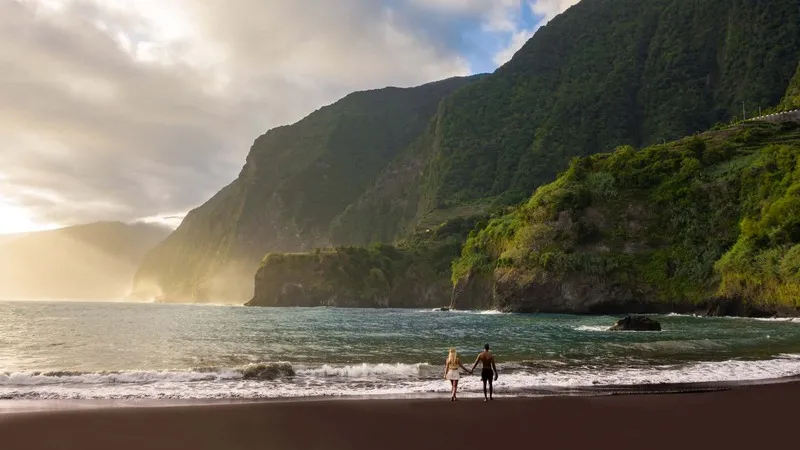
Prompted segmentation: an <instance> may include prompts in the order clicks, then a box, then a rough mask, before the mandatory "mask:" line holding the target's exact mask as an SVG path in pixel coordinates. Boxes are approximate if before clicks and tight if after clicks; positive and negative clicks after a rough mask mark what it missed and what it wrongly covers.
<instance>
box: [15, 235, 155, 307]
mask: <svg viewBox="0 0 800 450" xmlns="http://www.w3.org/2000/svg"><path fill="white" fill-rule="evenodd" d="M170 232H171V230H170V229H168V228H166V227H163V226H159V225H151V224H143V223H137V224H125V223H122V222H96V223H91V224H86V225H77V226H71V227H66V228H60V229H57V230H49V231H40V232H33V233H24V234H18V235H6V236H0V299H7V300H23V299H46V298H50V299H61V298H64V299H116V298H121V297H123V296H125V295H126V294H127V293H128V291H129V290H130V285H131V280H132V278H133V274H134V272H135V270H136V267H137V266H138V265H139V264H140V263H141V261H142V259H144V256H145V254H146V253H147V252H148V251H150V249H152V248H153V247H154V246H155V245H156V244H158V243H159V242H161V241H162V240H163V239H164V238H166V237H167V235H169V233H170Z"/></svg>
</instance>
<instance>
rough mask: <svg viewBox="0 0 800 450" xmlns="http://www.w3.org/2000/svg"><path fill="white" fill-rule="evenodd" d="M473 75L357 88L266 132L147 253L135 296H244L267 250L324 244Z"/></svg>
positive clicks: (218, 298)
mask: <svg viewBox="0 0 800 450" xmlns="http://www.w3.org/2000/svg"><path fill="white" fill-rule="evenodd" d="M474 78H475V77H472V78H454V79H450V80H445V81H440V82H436V83H430V84H427V85H424V86H420V87H417V88H408V89H400V88H386V89H379V90H374V91H365V92H357V93H354V94H351V95H348V96H347V97H345V98H343V99H342V100H340V101H338V102H336V103H334V104H332V105H330V106H326V107H324V108H322V109H320V110H318V111H316V112H314V113H312V114H310V115H309V116H308V117H306V118H304V119H303V120H301V121H299V122H298V123H296V124H294V125H291V126H284V127H279V128H275V129H273V130H270V131H268V132H267V133H266V134H264V135H263V136H261V137H259V138H258V139H257V140H256V141H255V143H254V144H253V146H252V148H251V149H250V153H249V155H248V156H247V162H246V164H245V166H244V168H243V169H242V171H241V173H240V174H239V177H238V178H237V179H236V180H235V181H234V182H233V183H231V184H230V185H228V186H227V187H225V188H224V189H223V190H222V191H220V192H219V193H217V194H216V195H215V196H214V197H213V198H211V199H210V200H209V201H208V202H206V203H205V204H204V205H202V206H200V207H199V208H197V209H195V210H193V211H191V212H190V213H189V214H188V215H187V217H186V218H185V219H184V221H183V223H182V224H181V226H180V227H178V229H177V230H176V231H175V233H173V234H172V235H171V236H170V237H169V238H168V239H167V240H165V241H164V242H163V243H162V244H161V245H160V246H158V247H157V248H155V249H154V250H153V251H152V252H151V253H150V254H149V255H148V256H147V258H146V259H145V261H144V263H143V264H142V266H141V267H140V269H139V270H138V272H137V274H136V279H135V286H136V289H135V290H136V293H137V295H139V296H142V297H154V296H157V297H159V298H160V299H162V300H166V301H199V302H202V301H207V300H213V301H231V302H239V303H243V302H245V301H246V300H247V299H249V298H250V297H252V294H253V274H254V273H255V272H256V269H257V268H258V265H259V261H261V259H262V258H263V257H264V255H265V254H266V253H269V252H297V251H304V250H309V249H312V248H315V247H325V246H328V245H330V238H329V232H328V228H329V226H330V223H331V221H332V220H333V218H334V217H335V216H336V215H337V214H339V213H340V212H341V211H343V210H344V209H345V208H346V207H347V206H348V205H349V204H350V203H352V202H353V201H355V200H356V199H357V198H358V196H359V195H360V194H361V193H362V192H363V191H364V190H365V189H366V188H367V187H368V186H369V185H370V184H372V183H374V181H375V179H376V178H377V177H378V175H379V174H380V173H381V171H382V170H384V169H385V168H386V166H387V165H388V164H389V163H390V162H391V161H392V160H393V159H394V158H395V156H396V155H397V154H398V153H399V152H400V151H401V150H403V149H404V148H406V147H408V146H409V145H410V144H411V142H413V141H414V140H415V139H417V137H418V136H419V135H420V134H421V133H422V132H423V130H424V128H425V126H426V125H427V123H428V121H429V120H430V118H431V117H432V116H433V115H434V113H435V112H436V108H437V105H438V103H439V101H440V100H441V99H442V98H443V97H445V96H446V95H448V94H450V93H452V92H454V91H456V90H457V89H459V88H460V87H462V86H464V85H467V84H468V83H470V82H471V81H472V80H473V79H474Z"/></svg>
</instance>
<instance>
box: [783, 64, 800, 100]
mask: <svg viewBox="0 0 800 450" xmlns="http://www.w3.org/2000/svg"><path fill="white" fill-rule="evenodd" d="M780 109H782V110H794V109H800V64H798V65H797V72H796V73H795V75H794V78H792V81H791V82H790V83H789V88H788V89H787V90H786V96H784V97H783V101H782V102H781V105H780Z"/></svg>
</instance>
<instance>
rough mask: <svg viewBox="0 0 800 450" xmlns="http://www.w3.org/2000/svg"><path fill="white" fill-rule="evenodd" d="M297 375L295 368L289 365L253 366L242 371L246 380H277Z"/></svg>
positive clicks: (281, 363)
mask: <svg viewBox="0 0 800 450" xmlns="http://www.w3.org/2000/svg"><path fill="white" fill-rule="evenodd" d="M294 375H295V372H294V368H293V367H292V365H291V364H289V363H283V362H280V363H268V364H264V363H262V364H251V365H249V366H247V367H245V368H244V370H242V377H243V378H245V379H257V380H270V381H271V380H277V379H278V378H283V377H292V376H294Z"/></svg>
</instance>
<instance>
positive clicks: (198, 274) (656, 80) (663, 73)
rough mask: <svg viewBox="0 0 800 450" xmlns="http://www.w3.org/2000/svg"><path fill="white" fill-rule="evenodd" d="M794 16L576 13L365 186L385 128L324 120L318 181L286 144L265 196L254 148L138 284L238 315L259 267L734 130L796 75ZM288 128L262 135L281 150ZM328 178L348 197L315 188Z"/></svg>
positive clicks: (442, 110)
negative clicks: (606, 161) (284, 176)
mask: <svg viewBox="0 0 800 450" xmlns="http://www.w3.org/2000/svg"><path fill="white" fill-rule="evenodd" d="M797 6H798V5H797V2H796V0H776V1H773V2H770V4H769V5H766V4H765V3H763V2H755V3H754V2H742V1H739V0H724V1H720V2H696V1H691V0H648V1H641V0H615V1H610V0H584V1H582V2H580V3H578V4H577V5H575V6H573V7H572V8H570V9H568V10H567V11H566V12H565V13H563V14H561V15H559V16H557V17H556V18H554V19H553V20H552V21H550V23H548V24H547V25H545V26H543V27H542V28H540V29H539V30H538V31H537V32H536V34H535V35H534V36H533V38H531V39H530V40H529V41H528V42H527V43H526V44H525V45H524V46H523V47H522V49H521V50H520V51H518V52H517V53H516V54H515V55H514V57H513V58H512V59H511V61H509V62H508V63H507V64H505V65H503V66H502V67H500V68H499V69H498V70H497V71H495V72H494V73H493V74H490V75H486V76H479V77H477V78H475V79H471V80H469V82H465V83H463V84H461V85H459V86H458V88H455V89H452V92H447V93H446V94H443V95H441V96H440V97H438V98H437V99H436V100H437V101H436V102H430V103H429V104H427V105H428V109H426V112H427V113H429V114H427V115H426V120H416V121H413V123H414V124H415V125H414V127H413V128H414V133H411V132H409V133H407V134H403V133H400V134H401V135H402V138H401V139H395V138H387V139H385V140H383V141H376V142H382V143H383V144H382V145H383V147H381V145H376V146H374V148H379V147H380V148H383V149H384V150H386V149H389V150H388V153H389V154H390V157H386V158H380V161H379V162H376V163H375V164H369V167H368V168H369V170H367V171H362V170H359V168H358V166H354V163H355V162H357V161H360V160H361V159H359V158H363V159H364V160H369V158H367V157H366V156H369V157H372V156H374V155H373V153H372V152H366V151H365V150H364V148H363V147H362V146H359V145H355V144H353V141H352V139H353V136H360V135H361V133H360V132H361V131H362V130H364V129H379V128H381V127H386V126H387V124H385V123H383V122H380V121H376V122H372V124H373V126H372V127H365V126H364V122H359V121H354V122H347V121H345V120H343V119H342V118H341V117H336V118H334V119H335V120H334V119H332V121H331V122H330V123H331V124H335V126H336V127H339V128H337V129H338V130H340V131H341V133H340V134H338V135H337V137H338V138H340V139H341V140H340V141H339V142H340V143H341V144H342V145H341V146H339V147H337V148H338V149H339V150H340V151H339V152H338V153H335V155H337V157H336V158H333V157H332V158H331V159H328V160H325V161H324V162H325V165H324V167H321V166H315V165H314V164H311V163H309V162H308V158H309V157H310V156H309V155H311V153H309V152H312V153H313V151H315V150H313V148H316V147H314V145H312V144H313V141H314V136H315V135H314V133H313V132H315V130H313V129H312V130H310V131H309V130H305V131H304V132H302V133H300V132H299V131H298V134H296V135H294V136H293V139H292V140H287V141H284V142H281V145H283V146H284V147H286V148H294V149H295V150H296V152H294V153H292V152H285V151H284V152H282V153H279V154H278V156H279V157H276V158H274V159H275V161H268V162H269V163H273V162H274V163H280V164H283V165H284V166H285V167H286V168H288V170H289V172H291V171H292V170H294V169H293V168H297V167H300V169H299V172H298V173H300V172H302V173H301V175H300V176H298V177H296V178H295V179H294V180H295V181H293V182H290V183H285V184H284V185H282V186H283V187H282V189H283V190H280V189H277V188H276V189H277V190H276V189H267V188H265V186H266V185H267V184H269V183H270V182H273V181H275V180H274V179H272V177H271V176H269V174H268V172H264V170H263V167H266V166H267V164H266V162H264V161H260V160H259V159H258V158H256V156H257V155H258V154H259V149H262V148H263V145H262V144H263V143H264V139H265V136H266V135H265V136H262V137H260V138H259V139H258V140H257V141H256V144H254V146H253V148H252V149H251V153H250V155H248V160H247V164H246V165H245V167H244V168H243V170H242V173H241V174H240V177H239V178H238V179H237V181H235V182H234V183H232V184H231V185H229V186H228V187H226V188H225V189H223V190H222V191H220V193H218V194H217V195H215V196H214V197H213V198H212V200H210V201H209V202H208V203H207V204H206V205H204V206H203V207H202V208H199V209H198V210H196V211H195V212H194V214H192V215H191V217H189V216H187V218H188V219H189V220H187V221H184V224H182V225H181V227H179V229H178V231H176V233H175V234H174V235H173V236H171V237H170V238H169V239H168V240H167V241H165V244H164V245H162V246H159V248H157V249H155V250H154V251H153V252H152V253H151V254H150V255H148V258H147V260H146V262H145V263H144V264H143V265H142V267H141V268H140V270H139V272H138V273H137V284H138V285H148V284H157V285H159V289H163V290H164V291H167V292H168V293H169V295H167V296H165V297H164V299H170V298H172V299H175V300H189V301H197V300H198V299H201V300H202V299H208V298H211V297H215V296H217V297H218V296H223V297H229V298H230V299H231V300H232V301H236V300H242V299H244V300H246V299H248V298H250V297H251V296H252V286H253V284H252V283H253V281H252V274H253V273H254V272H255V271H256V269H257V268H258V261H261V259H262V257H263V256H264V254H266V253H281V252H303V251H307V250H310V249H312V248H315V247H337V246H352V245H368V244H370V243H373V242H382V243H396V242H398V241H400V240H402V239H403V238H404V237H407V236H409V235H411V234H413V233H416V232H419V231H420V230H424V229H426V228H431V227H433V226H436V225H439V224H441V223H443V222H447V221H448V220H452V219H455V218H459V217H474V216H482V215H486V214H496V213H498V212H499V211H502V210H504V208H507V207H509V206H511V205H515V204H518V203H521V202H524V201H525V199H527V198H529V197H530V195H531V193H532V192H534V191H535V190H536V188H537V187H539V186H541V185H544V184H547V183H549V182H551V181H553V180H554V179H555V178H556V176H557V175H558V173H559V172H561V171H563V170H564V169H565V168H567V167H568V165H569V161H570V160H571V159H572V158H574V157H585V156H589V155H592V154H597V153H600V152H604V151H612V150H613V149H614V148H616V147H617V146H620V145H631V146H633V147H640V146H647V145H650V144H654V143H656V142H666V141H667V140H671V139H677V138H679V137H681V136H685V135H691V134H692V133H695V132H699V131H703V130H705V129H708V128H711V127H712V126H713V125H714V124H715V123H717V122H728V121H731V120H736V119H737V118H738V116H737V115H739V114H740V111H741V108H742V103H743V102H744V105H745V107H746V108H748V109H750V110H752V109H753V108H768V107H770V106H774V105H776V104H778V103H779V102H780V101H781V98H782V97H784V94H785V92H786V87H787V85H788V84H789V81H790V80H791V79H792V76H793V75H794V74H795V72H796V70H797V62H798V60H800V25H798V24H800V8H798V7H797ZM407 92H414V91H413V90H412V91H407ZM348 97H349V96H348ZM348 97H345V99H347V98H348ZM337 104H339V102H337V103H336V104H334V105H337ZM339 106H341V104H339ZM323 109H324V108H323ZM361 110H363V108H362V109H361ZM354 111H359V108H357V107H356V108H354ZM318 112H319V111H318ZM343 112H344V111H343ZM312 115H314V114H312ZM355 115H356V116H358V114H355ZM373 118H374V117H373ZM362 119H363V118H362ZM304 120H305V119H304ZM301 122H302V121H301ZM354 123H356V124H358V125H353V124H354ZM296 125H297V124H295V125H292V126H288V127H281V128H280V129H279V131H271V132H268V133H267V134H269V133H273V135H274V134H275V133H289V134H291V133H292V130H298V128H296ZM316 131H318V130H316ZM407 131H408V130H407ZM400 141H402V142H400ZM293 146H294V147H293ZM374 148H373V150H374ZM276 151H277V150H276ZM353 152H355V153H353ZM295 153H296V154H295ZM375 153H376V154H378V155H380V154H381V153H380V152H375ZM384 155H385V154H384ZM273 156H274V155H273ZM290 156H291V157H290ZM339 156H341V158H339ZM281 157H282V158H281ZM312 160H313V158H312ZM309 164H310V165H309ZM259 165H260V167H259ZM353 167H356V168H355V169H353ZM306 169H308V170H306ZM326 170H332V171H333V172H331V173H335V174H336V175H335V176H334V179H337V180H350V179H353V180H358V182H357V183H354V184H349V183H339V184H336V183H326V182H325V181H324V176H325V175H328V173H327V172H326ZM304 171H305V172H304ZM362 172H363V174H367V175H368V176H364V177H361V175H362ZM259 186H260V187H259ZM340 188H341V192H346V195H344V194H343V195H339V194H338V193H337V192H339V189H340ZM267 241H269V245H267V244H266V242H267ZM241 255H245V257H242V258H240V257H239V256H241ZM226 280H227V281H226ZM217 300H219V299H217Z"/></svg>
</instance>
